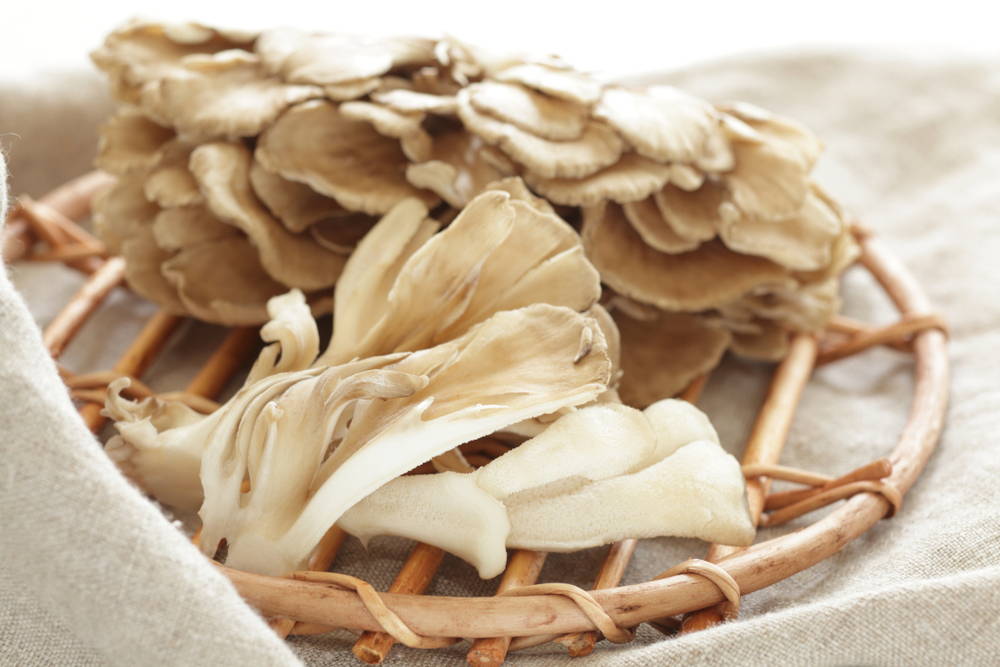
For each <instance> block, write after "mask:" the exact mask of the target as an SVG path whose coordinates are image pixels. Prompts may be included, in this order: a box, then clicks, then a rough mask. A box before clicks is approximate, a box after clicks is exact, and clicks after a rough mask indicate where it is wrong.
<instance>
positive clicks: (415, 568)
mask: <svg viewBox="0 0 1000 667" xmlns="http://www.w3.org/2000/svg"><path fill="white" fill-rule="evenodd" d="M443 559H444V552H443V551H441V549H438V548H437V547H432V546H429V545H427V544H422V543H419V542H418V543H417V544H416V545H415V546H414V547H413V550H412V551H411V552H410V555H409V557H408V558H407V559H406V562H405V563H404V564H403V567H402V569H400V571H399V574H397V575H396V579H395V580H394V581H393V582H392V585H391V586H390V587H389V591H390V592H392V593H412V594H414V595H419V594H421V593H423V592H424V591H425V590H427V587H428V586H429V585H430V583H431V581H433V580H434V575H435V574H436V573H437V570H438V567H440V565H441V561H442V560H443ZM395 643H396V640H395V639H394V638H393V637H392V635H390V634H389V633H387V632H371V631H368V632H365V633H364V634H362V635H361V638H360V639H358V641H357V642H356V643H355V644H354V648H353V652H354V655H355V656H357V657H358V659H359V660H361V662H366V663H368V664H371V665H376V664H379V663H381V662H382V661H383V660H385V658H386V656H387V655H388V654H389V650H390V649H391V648H392V646H393V644H395Z"/></svg>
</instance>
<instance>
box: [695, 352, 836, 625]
mask: <svg viewBox="0 0 1000 667" xmlns="http://www.w3.org/2000/svg"><path fill="white" fill-rule="evenodd" d="M817 350H818V346H817V342H816V338H815V337H813V336H811V335H809V334H796V335H795V336H794V337H793V338H792V342H791V344H790V346H789V350H788V356H786V357H785V359H784V361H782V362H781V364H780V365H779V366H778V368H777V370H776V371H775V373H774V378H773V379H772V381H771V386H770V388H769V389H768V393H767V396H766V397H765V398H764V403H763V405H762V406H761V409H760V412H759V413H758V415H757V421H756V422H755V423H754V426H753V430H752V431H751V432H750V438H749V439H748V440H747V445H746V448H745V449H744V451H743V465H744V466H747V465H754V464H758V463H764V464H772V465H773V464H777V462H778V458H779V457H780V456H781V450H782V449H783V448H784V446H785V442H786V441H787V440H788V431H789V429H790V428H791V426H792V420H793V419H794V417H795V410H796V408H797V407H798V404H799V399H800V398H801V396H802V391H803V390H804V389H805V386H806V383H807V382H808V381H809V376H810V375H811V374H812V369H813V364H814V363H815V361H816V353H817ZM770 487H771V481H770V480H769V479H768V478H766V477H756V478H754V479H750V480H747V503H748V505H749V507H750V517H751V518H752V519H753V521H754V522H755V523H756V522H759V521H760V516H761V513H762V512H763V510H764V498H765V497H766V496H767V492H768V490H769V489H770ZM737 551H739V548H738V547H730V546H726V545H721V544H713V545H712V546H711V547H709V549H708V555H707V556H706V560H707V561H708V562H710V563H718V562H719V561H721V560H722V559H723V558H725V557H727V556H730V555H732V554H734V553H736V552H737ZM725 611H726V610H725V609H724V608H723V606H722V605H715V606H713V607H710V608H708V609H704V610H702V611H699V612H697V613H694V614H691V615H689V616H688V617H687V618H685V619H684V622H683V625H682V626H681V632H693V631H695V630H701V629H704V628H708V627H712V626H714V625H718V624H719V623H721V622H722V621H723V620H724V619H725Z"/></svg>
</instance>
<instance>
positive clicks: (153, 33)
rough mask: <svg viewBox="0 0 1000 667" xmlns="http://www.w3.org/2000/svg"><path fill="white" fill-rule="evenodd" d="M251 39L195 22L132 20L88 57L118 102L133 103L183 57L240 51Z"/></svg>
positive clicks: (168, 72) (171, 69)
mask: <svg viewBox="0 0 1000 667" xmlns="http://www.w3.org/2000/svg"><path fill="white" fill-rule="evenodd" d="M254 38H255V35H254V34H252V33H238V32H234V31H221V30H216V29H214V28H209V27H207V26H203V25H200V24H197V23H173V24H169V23H168V24H161V23H151V22H148V21H142V20H133V21H130V22H128V23H126V24H125V25H124V26H122V27H121V28H119V29H117V30H115V31H114V32H112V33H111V34H110V35H108V37H107V38H106V39H105V40H104V43H103V44H102V45H101V46H100V47H99V48H97V49H96V50H95V51H93V52H92V53H91V54H90V57H91V60H93V62H94V64H95V65H97V67H98V68H100V69H101V70H102V71H104V72H105V73H107V74H108V76H109V77H110V79H111V83H112V92H113V93H114V95H115V97H116V98H117V99H118V100H120V101H122V102H130V103H137V102H138V101H139V92H140V90H141V88H142V86H143V85H144V84H146V83H147V82H150V81H155V80H157V79H159V78H161V77H163V76H166V75H168V74H170V73H172V72H174V71H176V70H177V69H178V68H179V65H180V63H181V61H182V60H183V59H184V58H186V57H187V56H191V55H195V54H211V53H218V52H219V51H226V50H228V49H236V48H244V47H247V46H249V45H250V44H251V43H252V42H253V40H254Z"/></svg>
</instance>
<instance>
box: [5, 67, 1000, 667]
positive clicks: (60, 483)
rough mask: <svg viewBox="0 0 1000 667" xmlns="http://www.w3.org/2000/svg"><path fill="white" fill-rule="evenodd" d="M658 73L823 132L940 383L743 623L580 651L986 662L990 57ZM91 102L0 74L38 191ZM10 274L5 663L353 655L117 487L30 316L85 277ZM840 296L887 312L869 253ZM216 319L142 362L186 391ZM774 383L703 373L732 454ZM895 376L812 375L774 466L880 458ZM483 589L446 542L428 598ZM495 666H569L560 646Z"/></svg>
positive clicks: (903, 399)
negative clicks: (934, 347)
mask: <svg viewBox="0 0 1000 667" xmlns="http://www.w3.org/2000/svg"><path fill="white" fill-rule="evenodd" d="M660 78H662V79H664V80H667V81H670V82H673V83H677V84H679V85H681V86H683V87H685V88H687V89H689V90H691V91H693V92H696V93H698V94H701V95H703V96H706V97H708V98H710V99H713V100H725V99H745V100H748V101H752V102H757V103H760V104H762V105H764V106H766V107H768V108H771V109H773V110H775V111H778V112H780V113H783V114H788V115H790V116H792V117H795V118H798V119H800V120H801V121H803V122H805V123H806V124H808V125H809V126H811V127H812V128H813V129H815V130H816V131H817V132H818V133H819V134H820V136H822V137H823V138H824V140H825V141H826V144H827V147H828V149H827V153H826V154H825V156H824V157H823V158H822V160H821V166H820V168H819V177H820V179H821V181H822V182H823V183H824V184H825V185H826V186H827V188H828V189H829V190H830V191H832V192H833V193H835V194H836V195H837V196H838V197H839V198H840V199H841V200H842V201H843V202H844V203H845V204H846V205H847V206H848V207H849V208H851V209H852V210H853V211H854V212H856V213H857V214H858V215H860V216H861V217H862V218H863V220H864V221H865V222H866V223H867V224H868V225H869V226H871V227H873V228H875V229H876V230H877V231H878V232H880V233H881V234H882V235H884V237H885V238H886V239H887V240H888V243H889V245H890V246H891V247H892V248H893V249H894V250H895V251H896V252H897V253H898V254H899V255H900V256H901V257H902V258H903V259H904V260H905V261H906V263H907V264H908V265H909V266H910V268H911V269H912V270H913V271H914V272H915V273H916V274H917V275H918V276H920V278H921V281H922V282H923V284H924V285H925V287H926V289H927V290H928V292H929V294H930V297H931V299H932V301H933V303H935V304H936V305H937V307H938V309H939V310H940V312H941V313H943V314H944V315H945V316H946V317H947V319H948V321H949V322H950V323H951V326H952V343H951V354H952V360H953V363H954V381H953V392H954V393H953V403H952V408H951V410H950V414H949V418H948V426H947V431H946V433H945V436H944V439H943V441H942V442H941V445H940V447H939V449H938V451H937V453H936V454H935V455H934V457H933V458H932V459H931V461H930V464H929V465H928V467H927V470H926V472H925V473H924V475H923V477H922V478H921V479H920V480H919V481H918V483H917V484H916V486H915V487H914V488H913V490H912V491H911V492H910V494H909V495H908V496H907V498H906V501H905V503H904V506H903V509H902V511H901V512H900V513H899V514H898V515H897V516H896V517H895V518H893V519H892V520H889V521H884V522H882V523H880V524H879V525H877V526H876V527H875V528H873V529H872V530H871V531H869V532H868V533H867V534H866V535H864V536H863V537H861V538H860V539H858V540H857V541H856V542H854V543H853V544H851V545H849V546H848V547H847V548H845V549H844V550H843V551H842V552H841V553H839V554H837V555H836V556H834V557H832V558H830V559H828V560H827V561H825V562H823V563H821V564H820V565H818V566H816V567H814V568H812V569H810V570H808V571H806V572H803V573H801V574H799V575H797V576H794V577H792V578H791V579H788V580H786V581H784V582H782V583H780V584H778V585H776V586H773V587H771V588H769V589H766V590H764V591H760V592H757V593H753V594H751V595H749V596H748V597H747V598H746V600H745V604H744V611H743V614H742V618H741V620H739V621H736V622H732V623H728V624H726V625H723V626H721V627H718V628H716V629H713V630H710V631H707V632H701V633H697V634H694V635H690V636H685V637H682V638H676V639H663V638H662V637H660V636H659V635H658V634H657V633H655V632H654V631H651V630H648V629H643V630H641V631H640V635H639V638H638V639H637V640H636V641H635V642H633V643H632V644H630V645H626V646H608V645H607V644H602V645H601V649H600V650H598V651H596V652H595V653H594V655H592V656H591V657H589V658H583V659H580V660H579V661H577V662H575V663H574V664H577V665H580V666H581V667H584V666H586V665H597V664H615V665H652V664H695V665H700V664H705V665H727V664H732V665H770V664H791V665H805V664H809V665H844V664H877V665H987V664H996V661H997V660H998V659H1000V658H998V657H1000V620H998V618H1000V492H998V483H1000V437H998V433H1000V386H998V385H1000V351H998V350H1000V180H998V173H1000V68H998V67H996V66H995V63H990V62H970V61H957V60H946V59H941V58H930V57H923V58H920V57H917V56H914V55H908V56H906V57H903V56H902V55H898V54H897V55H860V54H850V53H821V54H819V53H818V54H811V55H808V56H803V55H790V54H777V55H772V56H766V57H755V58H744V59H731V60H727V61H725V62H721V63H717V64H713V65H710V66H704V67H701V68H698V69H694V70H690V71H686V72H682V73H673V74H670V75H665V76H663V77H660ZM107 108H108V107H107V102H106V100H105V98H104V94H103V86H102V84H101V83H100V82H99V81H97V79H96V77H94V76H93V75H89V74H79V75H74V76H72V77H68V78H59V77H55V76H50V77H45V78H40V79H39V83H38V84H37V85H36V86H35V87H33V88H28V87H26V86H24V85H23V84H21V85H19V86H16V87H8V88H6V89H4V88H3V84H2V82H0V133H6V132H10V133H14V134H6V135H0V141H2V142H3V144H4V146H5V151H6V153H7V155H8V161H9V163H10V168H11V172H12V179H13V191H14V192H28V193H30V194H34V195H39V194H42V193H43V192H44V191H45V190H46V189H48V188H50V187H51V186H53V185H55V184H56V183H57V182H59V181H60V180H62V179H64V178H67V177H69V176H71V175H74V174H76V173H79V172H81V171H82V170H84V169H86V168H87V164H88V161H89V159H90V156H91V154H92V147H93V145H94V141H95V135H94V123H95V122H96V120H97V119H98V118H99V117H100V116H101V115H103V114H104V113H106V110H107ZM7 271H8V272H9V274H10V277H11V279H12V281H13V286H12V284H11V282H9V281H8V279H7V277H6V276H0V437H2V440H0V442H2V445H0V447H2V453H0V663H2V664H4V665H15V664H16V665H42V664H59V665H104V664H120V665H150V664H178V665H182V664H183V665H202V664H204V665H237V666H240V667H246V666H247V665H265V664H275V665H279V664H294V663H295V662H296V661H297V660H301V661H303V662H305V663H308V664H314V665H340V664H353V662H354V658H353V657H352V656H351V655H350V652H349V649H350V645H351V640H352V637H351V635H349V634H348V633H346V632H340V633H335V634H333V635H329V636H326V637H320V638H308V639H305V638H304V639H293V640H292V641H290V642H289V643H288V644H285V643H283V642H281V641H278V640H277V639H275V638H274V636H273V635H271V634H270V633H269V631H268V629H267V628H266V627H265V625H264V624H263V623H262V622H261V620H260V619H259V618H258V617H257V616H256V615H255V614H254V612H252V611H251V610H250V609H249V608H247V607H246V606H245V605H243V604H242V603H241V601H240V600H239V598H238V597H237V596H236V595H235V593H234V591H233V590H232V588H231V587H230V586H229V585H228V583H227V582H226V581H225V580H224V579H223V578H222V577H221V576H219V575H218V574H217V573H216V572H214V571H213V570H212V568H211V567H210V566H209V565H208V564H207V562H206V561H205V560H204V559H203V558H202V557H201V556H200V555H199V554H198V553H197V552H196V551H195V549H194V548H193V547H191V546H190V545H189V544H188V543H187V541H186V540H185V539H184V538H183V537H182V536H181V534H180V533H179V532H177V531H176V530H175V529H174V528H173V527H172V526H171V525H170V523H169V522H168V521H166V520H164V519H163V518H161V515H160V513H159V512H158V510H157V509H156V508H155V507H154V506H153V505H152V504H150V503H149V502H147V501H146V500H144V499H143V497H142V495H141V494H140V493H138V492H136V491H135V490H134V489H132V488H130V487H129V485H128V484H127V483H126V482H125V481H123V479H122V478H121V477H120V476H119V475H118V474H117V472H116V470H115V469H114V468H113V466H112V465H111V464H110V463H109V462H108V461H107V460H106V459H105V457H104V455H103V454H102V452H101V450H100V449H99V448H98V446H97V445H96V443H95V442H94V440H93V438H92V437H91V436H90V435H89V434H88V433H87V431H86V429H85V428H84V426H83V424H82V423H81V421H80V420H79V419H78V418H77V416H76V413H75V411H74V409H73V407H72V405H71V404H70V402H69V400H68V399H67V397H66V394H65V391H64V390H63V389H62V387H61V385H60V382H59V379H58V378H57V376H56V373H55V370H54V367H53V364H52V363H51V362H50V361H49V360H48V359H47V357H46V355H45V353H44V351H43V349H42V346H41V341H40V336H39V332H38V329H37V328H36V324H35V322H37V323H38V324H41V325H44V324H45V323H46V322H47V321H48V320H49V319H50V318H51V317H52V316H53V315H54V313H55V312H57V310H58V307H59V304H60V303H62V302H63V301H64V300H65V299H66V298H67V297H68V296H69V294H71V293H72V291H73V289H74V288H75V286H76V285H78V283H79V277H78V276H76V275H75V274H73V273H72V272H70V271H68V270H63V269H61V268H59V267H51V266H28V265H24V264H22V265H17V266H13V267H8V269H7ZM18 290H19V291H20V292H21V294H22V295H23V296H24V300H22V296H21V295H19V294H18ZM845 297H846V310H847V312H848V313H849V314H852V315H854V316H857V317H861V318H866V319H869V320H871V321H889V319H890V318H891V317H892V311H891V309H890V308H889V307H888V304H887V302H886V299H885V298H884V297H883V296H882V295H880V294H879V293H878V291H877V290H876V289H875V287H874V286H873V284H872V282H871V280H870V279H868V278H867V277H866V276H865V275H864V274H862V273H861V272H860V271H856V270H855V271H852V272H851V273H850V274H849V275H848V277H847V278H846V281H845ZM25 301H27V304H28V305H27V306H26V305H25ZM151 310H152V309H151V307H150V306H149V305H148V304H143V303H141V302H139V301H138V300H136V299H134V298H132V297H130V296H129V295H127V294H124V293H122V294H116V295H115V296H114V297H113V298H112V299H111V301H110V302H109V304H108V305H107V307H106V308H105V309H104V310H103V311H102V313H101V315H100V317H99V320H98V323H99V328H100V333H99V334H98V333H97V332H96V331H94V330H85V331H84V333H83V334H81V337H80V339H79V340H78V341H76V342H74V344H73V345H72V346H71V348H70V349H69V351H68V354H67V357H66V358H65V363H66V364H67V365H68V366H69V367H70V368H80V369H83V368H87V369H91V370H93V369H101V368H108V367H110V365H111V363H112V361H113V359H114V354H115V351H116V350H117V351H120V350H121V349H122V346H123V345H124V343H125V342H126V341H127V340H128V338H129V336H131V335H133V334H134V333H135V331H136V330H137V328H138V327H139V326H140V324H141V321H142V318H143V317H144V316H148V315H149V313H150V312H151ZM29 312H30V314H29ZM33 319H34V321H33ZM218 336H219V332H218V330H216V329H213V328H210V327H205V326H200V325H199V326H192V327H189V329H188V330H187V333H186V335H185V336H184V337H183V339H182V341H181V342H178V343H175V344H174V345H173V347H172V349H171V351H170V352H169V355H170V359H171V361H170V362H168V363H159V364H157V366H156V367H154V368H153V369H152V370H151V372H150V374H149V376H148V379H149V381H150V382H151V383H152V384H153V386H155V387H159V388H162V389H163V390H168V389H175V388H179V387H180V386H181V385H182V384H183V382H184V378H185V373H190V371H191V367H192V365H194V364H196V363H197V362H198V361H200V360H201V359H202V358H203V355H204V348H206V347H207V346H208V345H209V343H210V342H211V341H213V340H218ZM192 341H193V342H192ZM766 379H767V369H766V368H765V367H764V366H760V365H755V364H748V363H744V362H740V361H735V360H729V361H727V362H726V364H725V365H724V366H723V368H721V369H720V370H719V371H718V372H717V373H716V374H715V375H714V376H713V378H712V381H711V383H710V385H709V387H708V390H707V394H706V397H705V399H704V402H703V405H704V408H705V409H706V411H707V412H708V414H709V415H710V416H712V418H713V419H714V421H715V423H716V424H717V426H718V428H719V431H720V434H721V436H722V438H723V441H724V442H725V443H726V445H727V447H729V448H730V449H732V450H733V451H736V450H738V448H739V446H740V444H741V441H742V438H743V437H744V435H745V433H746V432H747V427H748V424H749V422H750V420H751V419H752V415H753V412H754V410H755V408H756V402H757V400H758V397H759V396H760V395H761V394H760V392H761V391H762V390H763V388H764V386H765V383H766ZM911 379H912V365H911V363H910V361H909V359H908V358H906V357H905V356H903V355H901V354H898V353H896V352H892V351H888V350H875V351H872V352H869V353H867V354H866V355H864V356H863V357H860V358H853V359H849V360H846V361H843V362H840V363H838V364H834V365H831V366H829V367H827V368H823V369H821V370H820V371H818V372H817V373H816V376H815V378H814V380H813V381H812V383H811V384H810V386H809V388H808V390H807V391H806V393H805V397H804V401H803V404H802V407H801V411H800V414H799V416H798V418H797V420H796V423H795V426H794V428H793V432H792V434H791V439H790V442H789V443H788V447H787V449H786V453H785V456H784V458H783V461H784V462H785V463H788V464H789V465H795V466H801V467H804V468H807V469H811V470H816V471H821V472H827V473H841V472H844V471H847V470H850V469H852V468H854V467H856V466H858V465H860V464H862V463H864V462H867V461H869V460H871V459H873V458H876V457H878V456H880V455H882V454H883V453H886V452H888V451H889V449H890V448H891V447H892V446H893V445H894V442H895V438H896V436H897V434H898V431H899V429H900V427H901V425H902V423H903V420H904V418H905V414H906V411H907V409H908V406H909V396H910V391H911V388H912V383H911ZM808 520H810V518H808V517H807V518H806V519H804V521H808ZM794 528H795V526H794V525H793V526H790V527H788V528H784V529H782V530H793V529H794ZM406 548H407V546H406V544H405V543H403V542H401V541H398V540H382V541H378V540H376V541H375V542H374V543H373V545H372V546H371V548H370V550H369V552H368V555H367V557H366V558H365V557H364V552H363V550H362V549H361V548H360V547H359V546H358V545H357V543H355V542H349V543H348V544H347V546H346V547H345V550H344V551H343V552H342V554H341V556H340V557H339V559H338V567H339V568H340V569H341V570H344V571H348V572H351V573H355V574H360V575H361V576H364V577H366V578H368V579H369V580H370V581H372V582H373V583H375V584H376V585H377V586H379V587H383V588H384V587H385V586H387V585H388V582H389V581H391V577H392V575H393V572H394V568H395V567H396V566H397V563H398V562H399V561H398V559H399V558H400V557H401V556H402V555H403V554H405V551H406ZM703 550H704V545H702V544H699V543H697V542H694V541H686V540H680V541H678V540H652V541H649V542H646V543H644V544H643V545H642V546H641V548H640V550H639V552H638V554H637V556H636V559H635V561H634V563H633V566H632V567H631V568H630V570H629V573H628V574H627V576H626V583H633V582H638V581H641V580H643V579H645V578H649V577H650V576H652V575H654V574H656V573H657V572H659V571H661V570H663V569H665V568H666V567H667V566H669V565H671V564H673V563H675V562H677V561H679V560H682V559H683V558H686V557H689V556H692V555H700V554H702V553H703ZM602 554H603V550H601V549H596V550H591V551H588V552H584V553H582V554H578V555H553V556H550V557H549V561H548V563H547V565H546V569H545V571H544V572H543V574H542V578H543V580H548V581H552V580H564V581H570V582H573V583H578V584H580V585H584V586H586V585H587V584H588V579H589V578H590V577H591V576H592V575H593V573H594V572H595V571H596V567H597V564H598V563H599V560H600V558H601V556H602ZM493 586H495V582H478V581H477V580H475V579H474V578H472V577H471V576H470V569H469V568H468V567H467V566H465V565H464V564H462V563H460V562H458V561H457V560H456V559H453V558H451V557H448V558H447V559H446V561H445V566H444V567H443V569H442V571H441V573H440V575H439V576H438V578H437V580H436V582H435V584H434V587H433V592H435V593H439V594H444V593H449V594H457V593H466V594H487V593H488V592H489V591H490V590H492V587H493ZM391 660H392V661H393V662H394V663H395V664H419V665H461V664H464V647H460V648H457V649H455V650H452V651H450V652H449V651H442V652H434V653H423V652H418V651H413V650H408V649H405V648H401V647H396V648H395V649H394V651H393V654H392V658H391ZM511 660H512V662H513V663H514V664H525V665H551V664H565V663H566V662H568V660H567V658H566V657H565V655H564V654H562V653H560V652H559V651H557V650H555V649H552V648H539V649H534V650H533V651H530V652H528V653H523V654H516V655H514V656H512V658H511Z"/></svg>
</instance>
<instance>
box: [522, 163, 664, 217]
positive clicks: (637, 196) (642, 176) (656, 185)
mask: <svg viewBox="0 0 1000 667" xmlns="http://www.w3.org/2000/svg"><path fill="white" fill-rule="evenodd" d="M674 169H675V168H674V166H673V165H668V164H660V163H658V162H653V161H652V160H649V159H647V158H644V157H642V156H641V155H636V154H635V153H629V154H628V155H623V156H622V158H621V159H620V160H618V161H617V162H615V163H614V164H613V165H611V166H608V167H606V168H604V169H601V170H600V171H596V172H593V173H591V174H589V175H587V176H584V177H581V178H546V177H544V176H542V175H541V174H538V173H536V172H534V171H530V170H529V171H528V172H527V173H525V175H524V180H525V181H527V183H528V185H530V186H531V187H532V188H534V189H535V190H536V191H537V192H539V193H540V194H541V195H542V196H544V197H546V198H547V199H550V200H552V201H554V202H556V203H557V204H564V205H567V206H597V205H599V204H601V203H602V202H605V201H608V200H611V201H615V202H619V203H625V202H634V201H639V200H641V199H645V198H646V197H648V196H649V195H651V194H653V193H654V192H657V191H659V190H660V189H662V188H663V186H665V185H666V184H667V183H668V182H670V178H671V176H672V175H673V173H674Z"/></svg>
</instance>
